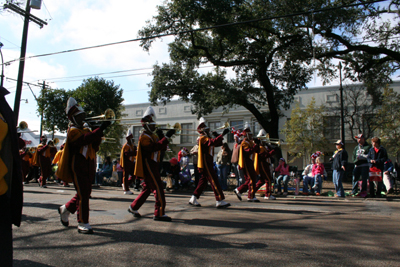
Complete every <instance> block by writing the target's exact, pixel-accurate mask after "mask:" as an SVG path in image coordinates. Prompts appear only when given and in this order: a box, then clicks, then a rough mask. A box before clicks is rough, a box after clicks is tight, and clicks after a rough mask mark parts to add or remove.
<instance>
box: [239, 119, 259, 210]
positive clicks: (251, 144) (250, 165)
mask: <svg viewBox="0 0 400 267" xmlns="http://www.w3.org/2000/svg"><path fill="white" fill-rule="evenodd" d="M243 134H244V139H243V141H242V142H241V144H240V148H239V162H238V164H239V168H240V169H241V170H243V173H244V178H245V182H244V184H242V185H241V186H239V187H238V188H235V189H234V191H233V192H234V193H235V194H236V196H237V198H238V199H239V200H240V201H242V194H243V193H244V192H246V191H248V193H247V201H249V202H260V201H259V200H258V199H257V198H256V192H257V191H256V190H255V189H256V180H257V173H256V171H255V169H254V159H255V155H256V153H258V152H259V151H260V140H259V139H255V140H253V133H252V132H251V130H250V126H249V125H246V126H245V128H244V129H243Z"/></svg>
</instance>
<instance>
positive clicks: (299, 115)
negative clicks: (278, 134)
mask: <svg viewBox="0 0 400 267" xmlns="http://www.w3.org/2000/svg"><path fill="white" fill-rule="evenodd" d="M324 110H325V107H324V106H322V105H321V106H318V107H317V106H316V103H315V99H314V98H312V100H311V102H310V103H309V104H308V105H307V107H306V108H305V109H304V110H302V109H301V108H300V105H299V103H296V107H295V108H294V109H292V113H291V116H290V120H288V121H286V123H285V125H284V128H283V130H282V133H284V134H285V137H286V143H287V145H288V146H289V152H290V153H292V154H295V155H296V157H298V158H300V157H304V159H305V160H306V162H308V160H309V159H310V155H311V154H312V153H314V152H315V151H318V150H320V151H323V150H324V149H325V148H326V144H327V140H326V138H325V137H324V123H323V121H324V120H323V117H324Z"/></svg>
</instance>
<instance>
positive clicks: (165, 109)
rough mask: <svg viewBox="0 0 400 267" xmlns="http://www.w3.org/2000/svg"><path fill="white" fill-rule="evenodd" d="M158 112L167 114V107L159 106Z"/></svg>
mask: <svg viewBox="0 0 400 267" xmlns="http://www.w3.org/2000/svg"><path fill="white" fill-rule="evenodd" d="M158 113H159V114H167V108H159V109H158Z"/></svg>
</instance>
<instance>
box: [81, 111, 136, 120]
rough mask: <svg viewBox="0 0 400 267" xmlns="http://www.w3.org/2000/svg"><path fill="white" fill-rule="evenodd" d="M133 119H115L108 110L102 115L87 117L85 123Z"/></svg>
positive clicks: (113, 113) (112, 112)
mask: <svg viewBox="0 0 400 267" xmlns="http://www.w3.org/2000/svg"><path fill="white" fill-rule="evenodd" d="M132 120H134V119H116V115H115V112H114V110H112V109H111V108H108V109H106V110H105V111H104V114H102V115H99V116H93V117H87V118H86V120H85V121H86V122H89V123H90V122H103V121H111V122H114V121H132Z"/></svg>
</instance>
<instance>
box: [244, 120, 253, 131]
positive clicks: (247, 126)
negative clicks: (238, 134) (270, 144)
mask: <svg viewBox="0 0 400 267" xmlns="http://www.w3.org/2000/svg"><path fill="white" fill-rule="evenodd" d="M243 133H251V129H250V124H249V123H248V122H247V121H246V123H245V124H244V129H243Z"/></svg>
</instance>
